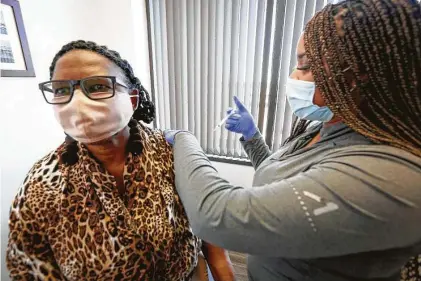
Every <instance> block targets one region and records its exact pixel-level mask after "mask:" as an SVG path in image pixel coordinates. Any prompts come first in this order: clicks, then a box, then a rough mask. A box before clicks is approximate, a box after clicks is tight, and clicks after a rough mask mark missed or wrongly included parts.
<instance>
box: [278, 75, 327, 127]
mask: <svg viewBox="0 0 421 281" xmlns="http://www.w3.org/2000/svg"><path fill="white" fill-rule="evenodd" d="M286 92H287V99H288V103H289V106H290V107H291V109H292V111H293V113H294V115H295V116H298V117H300V118H301V119H305V120H311V121H321V122H328V121H330V120H331V119H332V118H333V112H332V111H331V110H330V109H329V108H328V107H327V106H322V107H320V106H318V105H315V104H314V103H313V98H314V94H315V92H316V85H315V83H314V82H308V81H302V80H296V79H292V78H288V80H287V85H286Z"/></svg>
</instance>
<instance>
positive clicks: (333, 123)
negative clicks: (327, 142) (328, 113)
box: [323, 116, 342, 127]
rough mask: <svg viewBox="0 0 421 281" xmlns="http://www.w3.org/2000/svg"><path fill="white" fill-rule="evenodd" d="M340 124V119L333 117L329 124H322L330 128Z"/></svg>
mask: <svg viewBox="0 0 421 281" xmlns="http://www.w3.org/2000/svg"><path fill="white" fill-rule="evenodd" d="M340 122H342V118H339V117H335V116H333V118H332V120H330V121H329V122H325V123H324V124H323V126H325V127H326V126H331V125H335V124H337V123H340Z"/></svg>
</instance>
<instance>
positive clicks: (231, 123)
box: [225, 119, 238, 125]
mask: <svg viewBox="0 0 421 281" xmlns="http://www.w3.org/2000/svg"><path fill="white" fill-rule="evenodd" d="M225 124H229V125H236V124H238V120H232V119H231V120H230V119H228V120H227V122H225Z"/></svg>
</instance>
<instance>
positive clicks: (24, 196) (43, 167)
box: [12, 145, 63, 211]
mask: <svg viewBox="0 0 421 281" xmlns="http://www.w3.org/2000/svg"><path fill="white" fill-rule="evenodd" d="M62 149H63V145H61V146H60V147H59V148H57V149H55V150H53V151H51V152H49V153H48V154H47V155H45V156H44V157H42V158H41V159H40V160H38V161H37V162H35V164H34V165H33V166H32V168H31V169H30V170H29V172H28V173H27V175H26V177H25V179H24V181H23V182H22V184H21V186H20V188H19V190H18V193H17V194H16V197H15V200H14V201H13V205H12V211H13V210H14V209H17V208H18V207H19V206H23V205H25V206H26V207H27V208H29V209H33V210H39V209H41V208H44V207H46V202H52V201H51V199H54V197H55V196H56V194H55V192H56V191H57V189H58V186H59V180H60V173H61V171H60V161H59V159H60V157H59V155H60V152H61V151H62Z"/></svg>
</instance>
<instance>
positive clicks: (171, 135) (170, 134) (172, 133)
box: [164, 130, 190, 145]
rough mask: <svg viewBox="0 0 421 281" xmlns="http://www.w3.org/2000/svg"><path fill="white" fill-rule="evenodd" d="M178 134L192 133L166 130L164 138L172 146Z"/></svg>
mask: <svg viewBox="0 0 421 281" xmlns="http://www.w3.org/2000/svg"><path fill="white" fill-rule="evenodd" d="M178 133H190V132H189V131H183V130H165V131H164V137H165V139H166V140H167V142H168V143H169V144H170V145H174V142H175V136H176V135H177V134H178Z"/></svg>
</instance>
